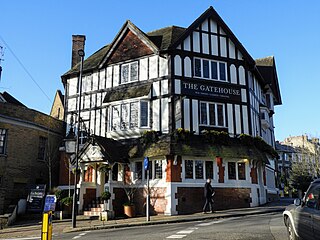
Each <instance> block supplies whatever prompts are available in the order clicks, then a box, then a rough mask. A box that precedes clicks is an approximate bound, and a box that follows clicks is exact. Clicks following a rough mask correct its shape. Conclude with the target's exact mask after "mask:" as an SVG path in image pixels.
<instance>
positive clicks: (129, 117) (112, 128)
mask: <svg viewBox="0 0 320 240" xmlns="http://www.w3.org/2000/svg"><path fill="white" fill-rule="evenodd" d="M132 103H138V127H137V128H136V127H134V128H132V127H131V126H130V125H131V104H132ZM142 103H147V110H148V112H147V126H141V116H142V115H141V104H142ZM123 105H128V107H129V111H128V119H129V122H128V126H127V127H126V128H124V129H122V128H121V124H122V122H121V120H122V119H121V118H122V109H123ZM115 107H118V108H119V111H120V112H119V116H120V124H119V129H114V127H113V124H114V116H113V111H114V110H113V109H114V108H115ZM110 112H111V118H110V119H111V121H110V122H111V124H110V131H112V132H113V131H128V130H132V129H140V128H141V129H145V128H149V126H150V102H149V101H147V100H138V101H130V102H124V103H119V104H114V105H112V106H111V111H110Z"/></svg>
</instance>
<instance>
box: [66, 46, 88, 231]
mask: <svg viewBox="0 0 320 240" xmlns="http://www.w3.org/2000/svg"><path fill="white" fill-rule="evenodd" d="M78 54H79V56H80V58H81V62H80V74H79V80H78V93H79V98H78V108H77V110H78V111H77V112H78V113H77V141H76V146H75V153H76V155H75V161H76V168H75V172H74V193H73V203H72V227H73V228H76V226H77V211H78V198H77V195H78V193H77V184H78V181H77V178H78V168H79V159H78V153H79V135H80V119H81V118H80V111H81V95H82V71H83V58H84V50H83V49H80V50H79V51H78ZM70 143H71V142H70ZM66 148H67V144H66Z"/></svg>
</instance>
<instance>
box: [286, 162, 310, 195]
mask: <svg viewBox="0 0 320 240" xmlns="http://www.w3.org/2000/svg"><path fill="white" fill-rule="evenodd" d="M312 173H313V169H312V165H311V164H310V163H309V162H308V161H307V160H306V159H302V160H301V161H297V162H294V163H293V164H292V169H291V173H290V177H289V185H290V187H291V188H293V189H296V190H301V191H302V192H305V191H307V189H308V187H309V185H310V183H311V182H312V181H313V174H312Z"/></svg>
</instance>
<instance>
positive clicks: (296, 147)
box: [276, 135, 320, 178]
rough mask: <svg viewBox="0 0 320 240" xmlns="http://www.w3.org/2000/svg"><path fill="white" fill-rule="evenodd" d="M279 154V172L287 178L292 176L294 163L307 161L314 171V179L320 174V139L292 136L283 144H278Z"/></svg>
mask: <svg viewBox="0 0 320 240" xmlns="http://www.w3.org/2000/svg"><path fill="white" fill-rule="evenodd" d="M276 150H277V152H278V153H279V156H280V157H279V163H278V171H279V172H280V173H281V175H284V176H285V177H286V178H289V176H290V169H291V166H292V164H293V163H297V162H298V163H299V162H301V161H306V162H307V163H308V164H309V165H310V166H311V169H312V172H311V173H310V174H311V175H312V176H313V177H315V178H316V177H318V176H319V174H320V143H319V138H316V137H312V138H309V137H308V136H307V135H302V136H290V137H287V138H285V139H284V140H283V141H282V142H277V147H276Z"/></svg>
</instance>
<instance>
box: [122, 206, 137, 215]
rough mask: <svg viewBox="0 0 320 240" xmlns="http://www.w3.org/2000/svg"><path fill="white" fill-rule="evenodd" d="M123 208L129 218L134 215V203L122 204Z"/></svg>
mask: <svg viewBox="0 0 320 240" xmlns="http://www.w3.org/2000/svg"><path fill="white" fill-rule="evenodd" d="M123 210H124V215H126V216H127V217H129V218H131V217H134V216H135V215H136V212H135V207H134V205H124V206H123Z"/></svg>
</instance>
